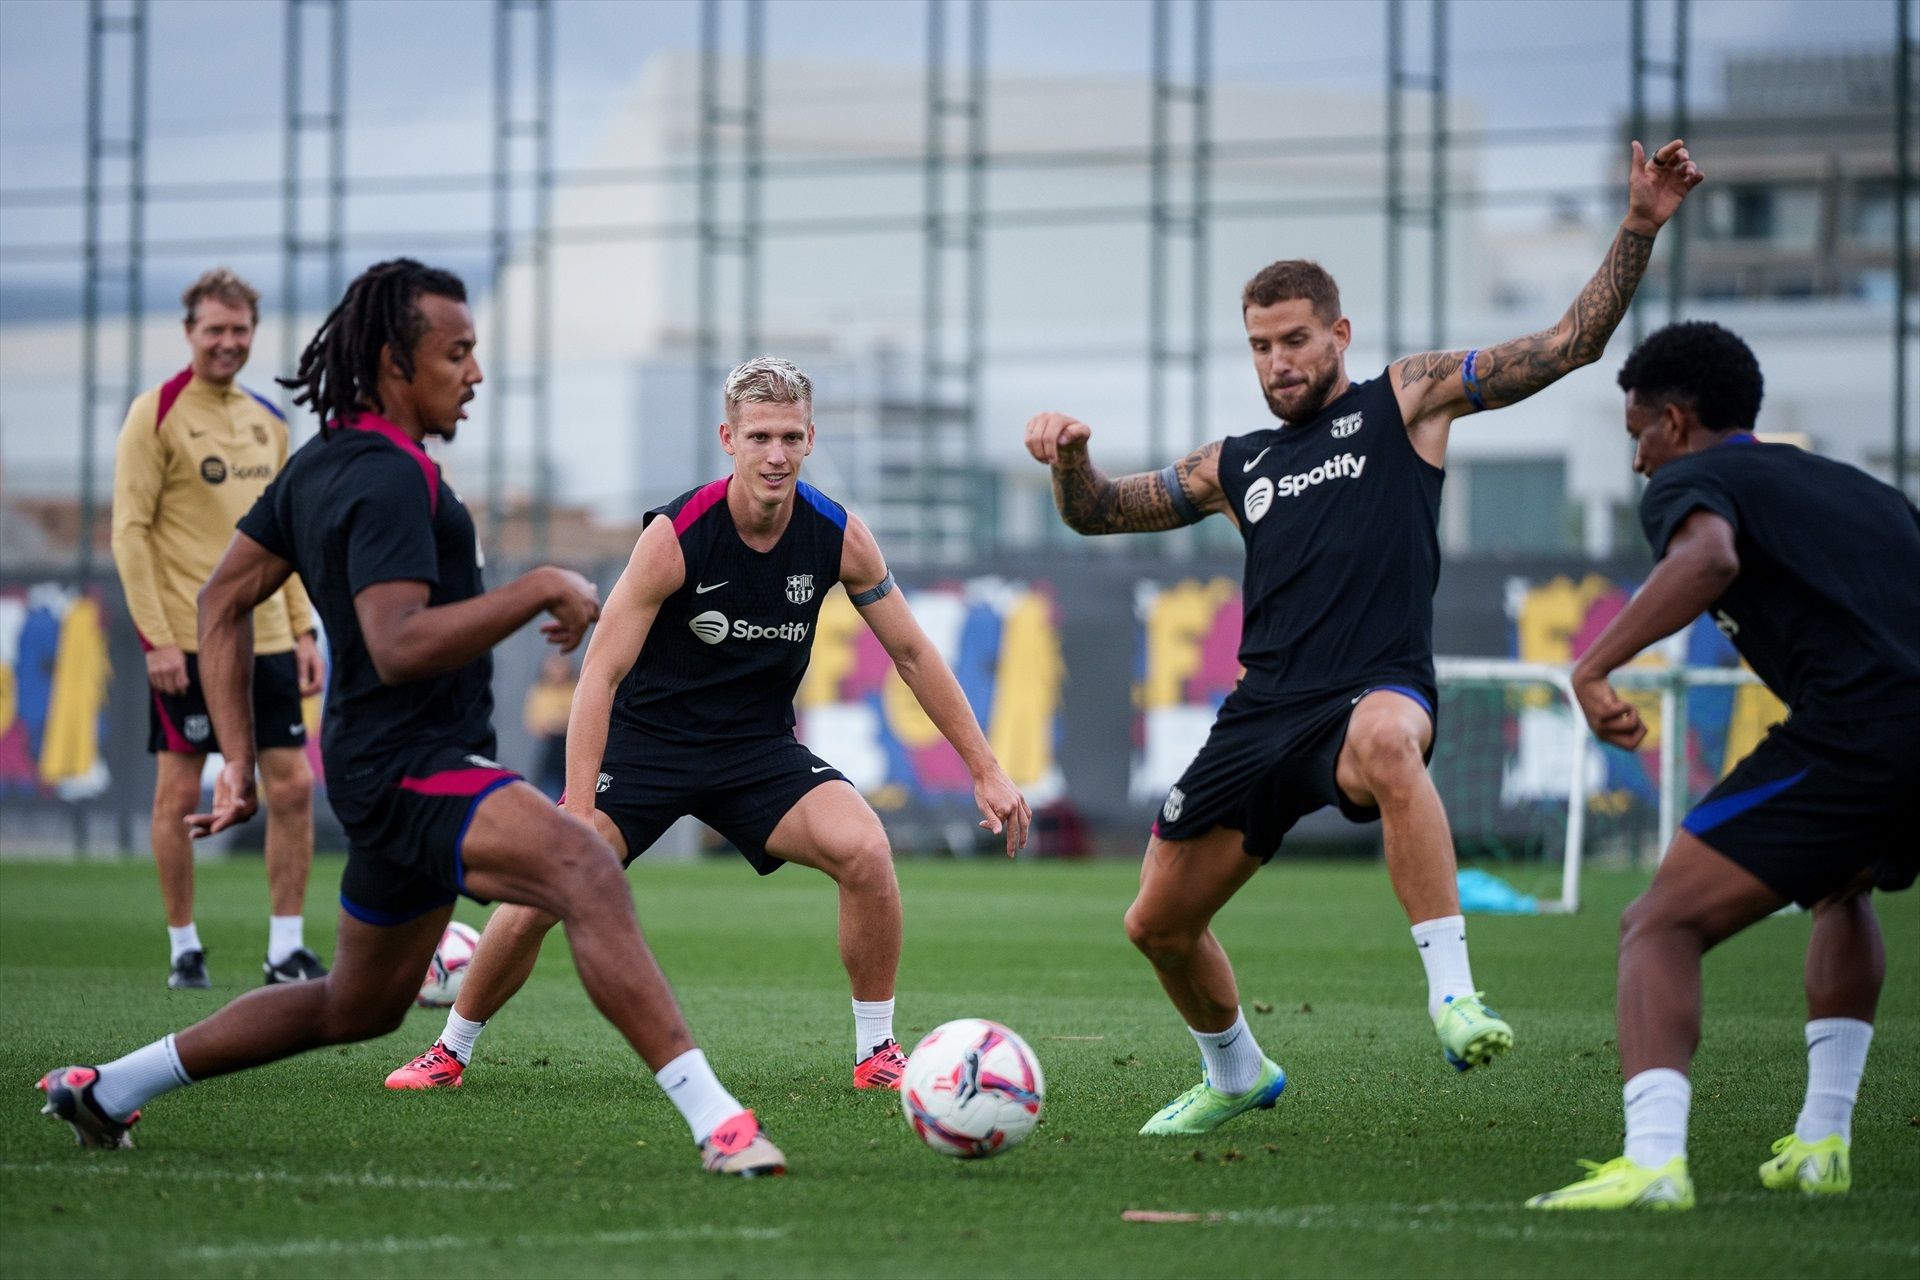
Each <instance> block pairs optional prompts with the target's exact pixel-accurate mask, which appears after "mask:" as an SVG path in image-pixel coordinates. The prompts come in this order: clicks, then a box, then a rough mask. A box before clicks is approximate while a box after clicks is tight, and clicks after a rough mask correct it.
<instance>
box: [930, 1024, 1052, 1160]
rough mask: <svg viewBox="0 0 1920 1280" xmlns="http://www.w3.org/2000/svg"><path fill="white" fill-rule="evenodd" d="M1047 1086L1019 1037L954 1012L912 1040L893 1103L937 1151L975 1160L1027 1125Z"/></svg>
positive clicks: (1017, 1137)
mask: <svg viewBox="0 0 1920 1280" xmlns="http://www.w3.org/2000/svg"><path fill="white" fill-rule="evenodd" d="M1046 1091H1047V1085H1046V1081H1045V1079H1043V1078H1042V1076H1041V1074H1040V1060H1039V1059H1038V1058H1036V1057H1034V1056H1033V1050H1032V1049H1029V1048H1028V1047H1027V1042H1026V1041H1025V1040H1022V1039H1021V1038H1020V1037H1019V1036H1017V1035H1015V1034H1014V1033H1013V1032H1011V1031H1009V1030H1007V1029H1006V1028H1005V1027H1003V1026H1001V1025H1000V1024H999V1023H997V1022H989V1021H987V1020H986V1019H985V1018H961V1019H959V1020H958V1021H956V1022H948V1023H944V1024H942V1025H941V1026H937V1027H935V1028H934V1029H933V1030H932V1031H929V1032H928V1033H927V1037H926V1039H924V1040H922V1041H921V1042H920V1043H919V1044H918V1045H916V1046H915V1047H914V1050H913V1056H912V1057H910V1058H908V1059H907V1073H906V1075H905V1076H904V1077H902V1078H901V1081H900V1103H901V1105H902V1106H903V1107H904V1108H905V1109H906V1113H907V1124H908V1125H910V1126H911V1127H912V1128H913V1131H914V1133H916V1134H918V1135H919V1137H920V1141H922V1142H924V1143H926V1144H927V1145H928V1146H930V1147H932V1148H933V1149H934V1150H935V1151H938V1152H939V1153H940V1154H941V1155H946V1156H957V1157H959V1158H960V1159H962V1160H978V1159H981V1158H982V1157H985V1156H991V1155H998V1154H999V1153H1000V1152H1002V1151H1005V1150H1007V1149H1008V1148H1009V1147H1017V1146H1019V1145H1020V1143H1021V1141H1022V1140H1023V1139H1025V1138H1026V1136H1027V1135H1028V1134H1030V1133H1032V1132H1033V1126H1034V1125H1036V1124H1038V1123H1039V1122H1040V1104H1041V1101H1042V1099H1043V1098H1044V1097H1045V1095H1046Z"/></svg>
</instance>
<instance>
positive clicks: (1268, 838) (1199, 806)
mask: <svg viewBox="0 0 1920 1280" xmlns="http://www.w3.org/2000/svg"><path fill="white" fill-rule="evenodd" d="M1382 689H1387V690H1391V691H1393V692H1395V693H1399V694H1403V695H1405V696H1406V697H1408V698H1411V699H1412V700H1413V701H1415V702H1417V703H1419V704H1420V706H1421V708H1422V709H1423V710H1425V711H1426V713H1427V716H1428V718H1429V719H1432V718H1433V714H1434V712H1433V706H1434V700H1433V692H1432V690H1428V689H1418V688H1415V687H1414V686H1412V685H1406V684H1397V683H1387V682H1379V683H1366V684H1362V685H1360V686H1358V687H1357V688H1356V689H1354V690H1352V691H1351V692H1345V693H1338V694H1333V695H1328V696H1321V697H1314V698H1304V699H1303V698H1269V697H1262V696H1260V695H1257V694H1249V693H1247V692H1245V691H1244V690H1243V689H1235V690H1234V691H1233V692H1232V693H1230V694H1228V695H1227V700H1226V701H1225V702H1224V703H1222V704H1221V706H1220V715H1219V716H1218V718H1216V719H1215V720H1214V722H1213V731H1212V732H1211V733H1209V734H1208V735H1207V741H1206V745H1205V746H1203V747H1201V748H1200V754H1199V755H1197V756H1195V757H1194V758H1193V763H1192V764H1190V765H1188V766H1187V771H1186V772H1185V773H1183V774H1181V775H1180V781H1179V782H1177V783H1175V784H1174V785H1173V788H1172V789H1171V790H1169V791H1168V792H1167V799H1166V803H1165V804H1163V805H1162V806H1161V807H1160V816H1159V818H1158V819H1156V820H1155V822H1154V824H1153V834H1154V835H1156V836H1158V837H1160V838H1161V839H1162V840H1193V839H1197V838H1198V837H1200V836H1203V835H1205V834H1206V833H1207V832H1209V831H1211V830H1212V829H1213V828H1215V827H1226V828H1228V829H1230V830H1233V831H1238V832H1240V833H1241V837H1242V845H1243V846H1244V848H1245V849H1246V851H1247V854H1248V856H1250V857H1255V858H1258V859H1260V860H1261V861H1262V862H1265V861H1267V860H1269V859H1270V858H1272V857H1273V855H1274V853H1275V852H1276V851H1278V849H1279V848H1280V841H1281V839H1282V838H1283V837H1285V835H1286V834H1287V832H1289V831H1291V830H1292V829H1293V824H1294V823H1296V822H1298V821H1300V819H1302V818H1304V817H1306V816H1307V815H1308V814H1310V813H1312V812H1313V811H1314V810H1315V809H1322V808H1325V807H1326V806H1327V805H1330V804H1331V805H1338V806H1339V807H1340V812H1341V813H1342V814H1344V815H1345V816H1346V818H1347V819H1348V821H1351V822H1377V821H1378V820H1379V818H1380V810H1379V809H1377V808H1372V807H1369V806H1364V805H1357V804H1354V803H1353V802H1352V801H1350V800H1348V799H1347V798H1346V796H1344V795H1342V794H1341V792H1340V787H1339V784H1338V783H1337V782H1335V780H1334V771H1335V769H1336V768H1337V767H1338V765H1339V763H1340V748H1341V746H1342V745H1344V744H1345V743H1346V740H1347V721H1348V720H1349V719H1350V718H1351V717H1352V716H1353V708H1354V705H1355V704H1356V703H1358V702H1359V701H1360V699H1361V698H1363V697H1365V696H1366V695H1367V694H1369V693H1373V692H1375V691H1376V690H1382ZM1436 729H1437V726H1436ZM1427 754H1428V755H1429V756H1431V755H1432V754H1433V744H1432V742H1431V741H1429V742H1428V744H1427Z"/></svg>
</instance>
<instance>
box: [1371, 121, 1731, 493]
mask: <svg viewBox="0 0 1920 1280" xmlns="http://www.w3.org/2000/svg"><path fill="white" fill-rule="evenodd" d="M1703 176H1704V175H1703V174H1701V172H1700V169H1699V167H1698V166H1697V165H1695V164H1694V163H1693V161H1692V159H1691V158H1690V157H1689V156H1688V155H1687V149H1686V145H1685V144H1684V143H1682V142H1680V141H1678V140H1676V141H1673V142H1669V143H1668V144H1667V145H1666V146H1664V147H1662V148H1660V150H1659V151H1658V152H1657V153H1655V154H1654V156H1653V158H1652V159H1648V158H1647V157H1646V154H1645V152H1644V151H1642V150H1641V147H1640V144H1639V143H1637V142H1636V143H1634V144H1633V172H1632V176H1631V179H1630V181H1629V182H1628V189H1627V216H1626V219H1625V220H1624V221H1623V222H1622V223H1621V224H1620V230H1619V232H1618V234H1616V235H1615V236H1614V238H1613V245H1612V247H1610V248H1609V249H1608V250H1607V256H1606V259H1605V261H1603V262H1601V264H1600V269H1599V270H1598V271H1596V272H1594V273H1593V278H1592V279H1591V280H1589V281H1587V285H1586V288H1584V289H1582V290H1581V291H1580V296H1579V297H1577V298H1575V299H1574V300H1573V305H1572V306H1570V307H1568V308H1567V313H1566V314H1565V315H1564V316H1561V317H1560V323H1558V324H1556V325H1554V326H1553V328H1551V329H1545V330H1542V331H1541V332H1539V333H1535V334H1529V335H1528V336H1526V337H1524V338H1515V339H1513V340H1512V341H1510V342H1502V343H1500V344H1498V345H1497V346H1491V347H1482V348H1480V349H1479V350H1478V351H1472V352H1469V351H1429V352H1425V353H1423V354H1421V355H1414V356H1408V357H1406V358H1405V359H1403V360H1399V361H1396V362H1395V363H1394V365H1393V366H1392V369H1391V372H1392V375H1393V390H1394V396H1395V398H1397V399H1398V400H1399V402H1400V413H1401V416H1402V418H1404V419H1405V421H1406V423H1407V426H1408V427H1409V429H1411V430H1413V431H1414V433H1415V435H1416V437H1418V436H1419V435H1420V434H1421V433H1422V432H1423V431H1428V432H1431V431H1432V430H1433V429H1435V428H1441V429H1444V427H1445V426H1446V424H1448V423H1450V422H1452V421H1453V420H1454V419H1455V418H1458V417H1462V416H1464V415H1466V414H1469V413H1475V412H1478V411H1479V410H1481V409H1499V408H1502V407H1504V406H1506V405H1510V404H1516V403H1518V402H1519V401H1521V400H1525V399H1526V398H1527V397H1528V396H1530V395H1532V394H1533V393H1534V392H1536V391H1539V390H1542V389H1543V388H1545V387H1548V386H1551V385H1552V384H1553V383H1555V382H1557V381H1559V380H1560V379H1561V378H1563V377H1565V376H1566V375H1567V374H1569V373H1571V372H1573V371H1574V370H1575V369H1577V368H1579V367H1580V366H1582V365H1587V364H1592V363H1593V362H1594V361H1595V360H1598V359H1599V358H1600V353H1601V352H1602V351H1604V350H1606V346H1607V339H1608V338H1611V337H1612V336H1613V331H1614V329H1616V328H1617V327H1619V324H1620V320H1621V318H1622V317H1623V316H1625V315H1626V313H1627V305H1628V304H1629V303H1630V302H1632V301H1633V294H1634V290H1635V289H1637V288H1639V286H1640V277H1641V276H1643V275H1645V274H1646V270H1647V260H1648V258H1649V257H1651V256H1652V254H1653V238H1654V236H1655V235H1656V234H1658V233H1659V230H1660V228H1661V227H1662V226H1664V225H1665V224H1666V222H1667V219H1669V218H1671V217H1672V216H1673V215H1674V212H1675V210H1677V209H1678V208H1679V207H1680V202H1681V201H1682V200H1684V199H1685V198H1686V195H1687V192H1689V191H1691V190H1693V188H1694V187H1696V186H1698V185H1699V183H1700V181H1701V179H1702V177H1703ZM1469 356H1471V357H1472V365H1471V367H1469V366H1468V364H1467V360H1468V357H1469ZM1440 447H1441V448H1442V449H1444V441H1442V442H1441V445H1440ZM1422 452H1423V453H1424V452H1426V450H1425V449H1423V450H1422ZM1428 460H1429V461H1436V460H1435V459H1433V458H1429V459H1428Z"/></svg>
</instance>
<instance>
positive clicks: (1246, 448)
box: [1220, 373, 1445, 697]
mask: <svg viewBox="0 0 1920 1280" xmlns="http://www.w3.org/2000/svg"><path fill="white" fill-rule="evenodd" d="M1444 478H1445V472H1443V471H1441V470H1440V469H1439V468H1438V467H1435V466H1433V465H1431V464H1430V463H1428V462H1427V461H1426V460H1425V459H1424V458H1422V457H1421V456H1420V455H1419V454H1417V453H1415V452H1414V448H1413V441H1412V440H1411V439H1409V438H1408V436H1407V427H1406V423H1404V422H1403V421H1401V418H1400V406H1399V404H1398V403H1397V402H1396V401H1395V400H1394V398H1393V388H1392V386H1391V384H1390V382H1389V379H1388V378H1387V376H1386V375H1385V374H1384V373H1383V374H1382V375H1381V376H1380V377H1378V378H1375V379H1374V380H1373V381H1371V382H1362V383H1359V384H1358V385H1355V386H1353V387H1350V388H1348V390H1347V392H1346V394H1344V395H1342V396H1341V397H1339V398H1338V399H1337V400H1334V401H1332V402H1331V403H1330V404H1328V405H1327V407H1326V408H1324V409H1322V410H1321V411H1320V413H1319V414H1318V415H1317V416H1316V417H1314V418H1312V419H1310V420H1309V421H1306V422H1302V423H1299V424H1298V425H1294V424H1288V425H1286V426H1282V427H1279V428H1276V429H1272V430H1267V431H1255V432H1251V433H1249V434H1247V435H1244V436H1231V437H1229V438H1228V439H1227V441H1226V443H1225V447H1224V448H1222V450H1221V452H1220V486H1221V488H1222V489H1224V490H1225V491H1226V496H1227V501H1228V503H1229V504H1230V505H1231V507H1232V510H1233V515H1234V518H1235V519H1236V520H1237V521H1239V524H1240V536H1241V538H1242V540H1244V541H1245V543H1246V547H1247V563H1246V572H1245V577H1244V580H1243V585H1242V588H1241V595H1242V598H1243V605H1244V608H1245V611H1246V619H1245V625H1244V629H1243V631H1242V634H1241V638H1240V664H1241V665H1242V666H1244V667H1245V668H1246V675H1245V677H1243V679H1242V681H1241V686H1242V687H1243V688H1245V689H1246V690H1247V691H1248V692H1250V693H1256V694H1263V695H1268V696H1286V697H1291V696H1294V695H1309V694H1327V693H1333V692H1338V691H1341V690H1346V689H1351V688H1353V687H1355V686H1356V685H1359V684H1362V683H1364V682H1367V681H1381V682H1386V681H1392V680H1402V681H1406V682H1409V683H1411V684H1413V685H1414V686H1415V687H1417V688H1419V689H1422V690H1423V691H1425V692H1427V693H1428V695H1429V696H1431V695H1432V693H1433V688H1434V677H1433V591H1434V588H1435V586H1437V585H1438V584H1439V581H1440V538H1439V522H1440V485H1441V481H1442V480H1443V479H1444Z"/></svg>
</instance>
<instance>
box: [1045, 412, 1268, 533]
mask: <svg viewBox="0 0 1920 1280" xmlns="http://www.w3.org/2000/svg"><path fill="white" fill-rule="evenodd" d="M1092 434H1093V428H1091V427H1089V426H1088V425H1087V424H1086V423H1084V422H1081V421H1080V420H1079V419H1077V418H1072V417H1069V416H1068V415H1066V414H1064V413H1043V414H1040V415H1038V416H1036V417H1035V418H1033V419H1032V421H1030V422H1028V423H1027V452H1028V453H1030V454H1032V455H1033V457H1034V459H1035V461H1038V462H1044V463H1046V464H1047V465H1048V466H1049V467H1051V468H1052V469H1053V505H1054V506H1056V507H1058V508H1059V509H1060V518H1061V519H1062V520H1064V521H1066V523H1067V528H1069V529H1072V530H1073V531H1074V532H1075V533H1085V534H1097V533H1155V532H1158V531H1160V530H1162V529H1178V528H1179V527H1181V526H1182V525H1189V524H1195V523H1197V522H1198V521H1200V520H1202V519H1204V518H1205V517H1207V516H1208V515H1210V514H1212V513H1213V512H1215V511H1226V510H1227V498H1226V494H1225V492H1224V491H1223V490H1222V489H1221V488H1220V441H1218V440H1215V441H1213V442H1212V443H1210V444H1204V445H1201V446H1200V447H1199V448H1198V449H1195V450H1194V451H1193V452H1192V453H1190V454H1188V455H1187V456H1186V457H1184V458H1182V459H1180V461H1178V462H1176V463H1174V464H1172V465H1171V466H1168V467H1163V468H1162V469H1161V470H1159V471H1142V472H1138V473H1137V474H1134V475H1128V476H1121V477H1119V478H1118V479H1113V478H1110V477H1108V476H1107V475H1105V474H1104V473H1103V472H1101V470H1100V469H1099V468H1098V467H1096V466H1094V465H1093V459H1092V458H1091V457H1090V456H1089V455H1088V453H1087V440H1088V438H1089V437H1090V436H1092ZM1229 514H1231V513H1229Z"/></svg>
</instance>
